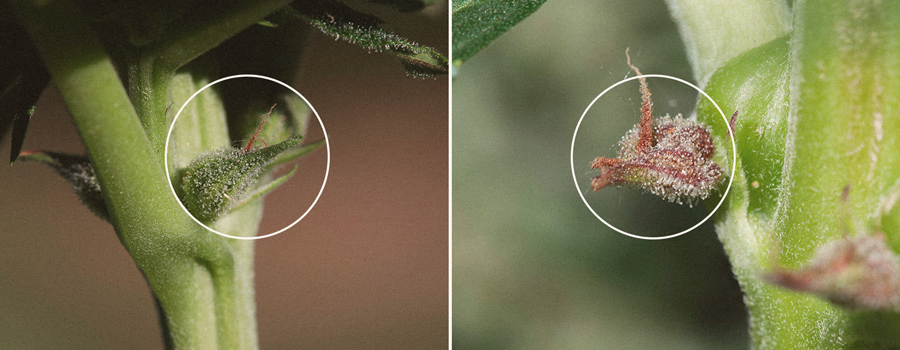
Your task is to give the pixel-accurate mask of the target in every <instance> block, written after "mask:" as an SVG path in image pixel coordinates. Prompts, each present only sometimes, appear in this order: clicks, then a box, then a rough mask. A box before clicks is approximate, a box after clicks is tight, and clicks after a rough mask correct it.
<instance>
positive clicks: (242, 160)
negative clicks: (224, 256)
mask: <svg viewBox="0 0 900 350" xmlns="http://www.w3.org/2000/svg"><path fill="white" fill-rule="evenodd" d="M300 139H301V136H294V137H292V138H290V139H287V140H285V141H283V142H281V143H279V144H276V145H273V146H270V147H266V148H259V149H253V150H250V151H248V152H245V151H243V150H241V149H232V148H225V149H218V150H213V151H209V152H206V153H204V154H202V155H200V156H199V157H197V158H196V159H195V160H194V161H192V162H191V164H190V165H188V167H187V168H186V169H185V170H184V172H183V175H182V177H181V181H180V182H181V185H180V189H181V193H180V194H179V196H180V197H181V201H182V203H184V205H185V207H187V209H188V211H190V212H191V214H193V215H194V217H196V218H197V219H198V220H200V221H202V222H212V221H214V220H215V219H217V218H219V217H220V216H222V214H224V213H226V212H227V211H229V210H230V209H232V208H233V207H234V206H235V205H236V204H237V203H239V202H240V201H241V200H242V199H243V196H244V194H246V192H247V191H248V190H250V189H251V188H253V186H254V184H255V183H256V180H257V179H259V176H260V174H261V173H262V171H263V170H264V169H265V168H266V166H268V165H269V164H270V163H272V162H273V161H274V160H275V158H276V157H277V156H278V155H279V154H281V153H282V152H284V151H286V150H288V149H290V148H292V147H294V146H296V145H297V144H298V143H299V142H300Z"/></svg>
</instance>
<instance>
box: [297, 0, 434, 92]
mask: <svg viewBox="0 0 900 350" xmlns="http://www.w3.org/2000/svg"><path fill="white" fill-rule="evenodd" d="M291 8H292V9H293V10H294V11H296V12H297V13H298V14H300V15H302V16H303V17H304V18H306V19H307V20H308V21H309V23H310V24H312V25H313V26H314V27H316V28H318V29H319V30H321V31H322V32H323V33H325V34H328V35H331V36H333V37H334V38H335V39H343V40H344V41H347V42H350V43H353V44H357V45H359V46H362V47H363V48H365V49H367V50H369V51H376V52H378V51H385V50H386V51H389V52H391V53H393V54H394V55H395V56H397V57H398V58H400V60H401V62H402V63H403V66H404V67H405V68H406V71H407V73H409V74H411V75H414V76H419V77H433V76H436V75H442V74H447V68H448V63H447V58H446V57H444V56H443V55H441V54H440V53H439V52H437V50H435V49H432V48H430V47H427V46H422V45H419V44H417V43H415V42H413V41H411V40H409V39H406V38H403V37H400V36H398V35H396V34H393V33H391V32H388V31H386V30H384V29H381V28H378V25H380V24H382V23H384V22H383V21H382V20H381V19H380V18H378V17H375V16H372V15H369V14H364V13H361V12H357V11H356V10H353V9H351V8H350V7H348V6H346V5H344V4H342V3H339V2H335V1H294V2H292V3H291Z"/></svg>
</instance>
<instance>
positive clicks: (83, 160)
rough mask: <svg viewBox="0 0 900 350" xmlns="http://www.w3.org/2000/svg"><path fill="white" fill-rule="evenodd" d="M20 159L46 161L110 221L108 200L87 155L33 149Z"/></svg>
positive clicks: (92, 207) (103, 217) (82, 200)
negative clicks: (105, 198) (104, 197)
mask: <svg viewBox="0 0 900 350" xmlns="http://www.w3.org/2000/svg"><path fill="white" fill-rule="evenodd" d="M19 159H21V160H23V161H32V162H40V163H44V164H46V165H48V166H50V167H51V168H53V170H55V171H56V172H57V173H58V174H59V175H60V176H62V177H63V178H64V179H66V181H68V182H69V183H70V184H71V185H72V190H73V191H75V194H77V195H78V198H80V199H81V202H82V203H84V205H86V206H87V207H88V209H90V210H91V211H92V212H93V213H94V214H96V215H97V216H99V217H100V218H101V219H103V220H106V221H109V213H108V212H107V210H106V201H104V200H103V194H102V192H101V191H100V182H99V181H97V175H96V174H95V173H94V167H93V166H92V165H91V161H90V159H88V157H87V156H82V155H74V154H64V153H56V152H44V151H32V152H22V154H21V156H20V157H19Z"/></svg>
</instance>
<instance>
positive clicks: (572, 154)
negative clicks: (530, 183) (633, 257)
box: [569, 74, 737, 241]
mask: <svg viewBox="0 0 900 350" xmlns="http://www.w3.org/2000/svg"><path fill="white" fill-rule="evenodd" d="M640 78H664V79H669V80H674V81H677V82H680V83H682V84H685V85H687V86H690V87H692V88H694V90H697V91H699V92H700V93H701V94H703V96H704V97H706V99H708V100H709V101H710V102H712V104H713V105H714V106H716V109H717V110H719V114H720V115H722V120H724V121H725V125H726V129H729V127H728V125H729V121H728V118H727V117H725V113H723V112H722V108H719V104H718V103H716V101H714V100H713V99H712V98H711V97H709V95H707V94H706V92H705V91H703V90H701V89H700V88H699V87H697V86H696V85H694V84H691V83H689V82H687V81H684V80H683V79H680V78H676V77H673V76H669V75H663V74H644V75H637V76H633V77H631V78H626V79H623V80H622V81H619V82H618V83H615V84H613V85H612V86H610V87H608V88H606V90H603V92H601V93H600V94H599V95H597V97H595V98H594V100H593V101H591V103H590V104H589V105H588V106H587V108H585V109H584V113H582V114H581V118H580V119H578V124H577V125H576V126H575V134H574V135H572V149H571V151H569V163H570V165H571V167H572V179H574V180H575V188H576V189H578V195H579V196H581V200H582V201H583V202H584V205H585V206H587V208H588V210H590V211H591V213H593V214H594V216H596V217H597V219H599V220H600V222H602V223H603V224H605V225H606V226H608V227H609V228H611V229H613V230H614V231H616V232H618V233H621V234H623V235H626V236H628V237H632V238H637V239H644V240H648V241H660V240H664V239H669V238H674V237H678V236H681V235H683V234H685V233H688V232H691V231H693V230H694V229H695V228H697V227H699V226H700V225H702V224H703V223H704V222H706V221H707V220H709V218H711V217H712V216H713V214H715V213H716V210H719V207H721V206H722V203H725V197H726V196H728V191H729V190H731V184H732V183H733V182H734V173H735V171H736V170H737V144H736V143H735V142H734V137H730V139H731V150H732V153H731V154H732V161H731V176H730V177H729V179H728V187H726V188H725V193H724V194H722V199H721V200H719V204H717V205H716V207H715V208H714V209H713V210H712V211H710V212H709V215H706V217H705V218H703V220H700V222H698V223H697V224H696V225H694V226H691V227H690V228H688V229H687V230H684V231H681V232H678V233H674V234H671V235H668V236H661V237H647V236H641V235H636V234H633V233H629V232H626V231H624V230H622V229H619V228H618V227H615V226H613V225H612V224H610V223H609V222H606V220H603V218H602V217H600V215H599V214H597V212H596V211H594V208H592V207H591V205H590V204H588V202H587V199H585V198H584V192H582V190H581V186H579V185H578V176H577V175H576V174H575V139H576V138H577V137H578V129H579V128H580V127H581V122H582V121H584V117H585V116H586V115H587V113H588V111H589V110H590V109H591V107H593V106H594V103H596V102H597V100H599V99H600V97H603V95H604V94H606V93H607V92H609V91H610V90H612V89H613V88H615V87H616V86H619V85H622V84H624V83H627V82H629V81H632V80H635V79H640ZM731 132H732V133H733V131H731Z"/></svg>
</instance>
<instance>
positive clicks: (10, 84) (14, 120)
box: [0, 22, 50, 163]
mask: <svg viewBox="0 0 900 350" xmlns="http://www.w3.org/2000/svg"><path fill="white" fill-rule="evenodd" d="M0 48H2V50H0V66H2V67H5V68H6V69H3V70H2V71H0V139H2V137H3V136H4V135H6V132H7V131H8V130H9V129H10V128H12V146H11V148H10V155H9V161H10V163H12V162H15V161H16V158H18V157H19V152H21V151H22V144H23V143H24V142H25V132H26V131H27V130H28V123H29V122H30V121H31V116H32V115H33V114H34V106H35V104H37V101H38V98H40V97H41V93H42V92H44V89H45V88H46V87H47V84H48V83H50V74H49V73H47V69H46V68H44V64H43V62H41V59H40V57H39V56H38V54H37V51H35V49H34V46H33V45H32V44H31V42H30V41H29V40H28V35H27V33H26V32H25V30H24V29H23V28H21V27H19V26H17V25H15V24H12V23H8V22H0Z"/></svg>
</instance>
